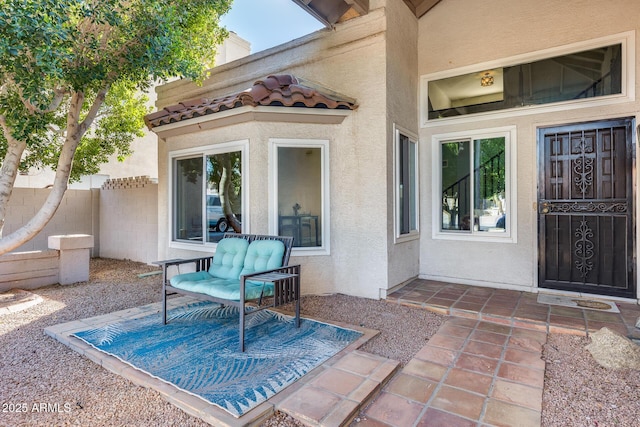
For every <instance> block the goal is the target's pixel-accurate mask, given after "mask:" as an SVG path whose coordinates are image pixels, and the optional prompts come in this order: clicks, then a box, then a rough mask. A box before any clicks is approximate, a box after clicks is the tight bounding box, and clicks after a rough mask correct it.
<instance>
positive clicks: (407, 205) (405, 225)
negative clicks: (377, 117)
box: [394, 127, 418, 241]
mask: <svg viewBox="0 0 640 427" xmlns="http://www.w3.org/2000/svg"><path fill="white" fill-rule="evenodd" d="M394 128H395V204H396V209H395V231H396V233H395V236H396V241H402V240H403V239H406V238H408V237H412V236H417V234H418V144H417V139H418V138H417V137H416V136H414V135H412V134H410V133H409V132H407V131H405V130H404V129H401V128H399V127H394Z"/></svg>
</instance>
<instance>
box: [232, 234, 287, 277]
mask: <svg viewBox="0 0 640 427" xmlns="http://www.w3.org/2000/svg"><path fill="white" fill-rule="evenodd" d="M283 256H284V244H283V243H282V242H281V241H279V240H254V241H253V242H251V244H250V245H249V248H248V249H247V254H246V256H245V258H244V266H243V268H242V271H241V272H240V274H241V275H244V274H251V273H256V272H259V271H265V270H271V269H273V268H278V267H282V258H283Z"/></svg>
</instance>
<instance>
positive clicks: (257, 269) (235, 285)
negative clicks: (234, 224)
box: [157, 233, 300, 352]
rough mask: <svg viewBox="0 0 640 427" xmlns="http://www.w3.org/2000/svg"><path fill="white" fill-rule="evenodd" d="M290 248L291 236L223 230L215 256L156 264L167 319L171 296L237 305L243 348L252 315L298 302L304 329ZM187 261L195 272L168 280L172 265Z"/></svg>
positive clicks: (297, 316) (296, 267)
mask: <svg viewBox="0 0 640 427" xmlns="http://www.w3.org/2000/svg"><path fill="white" fill-rule="evenodd" d="M292 247H293V238H292V237H283V236H264V235H257V234H236V233H225V234H224V236H223V238H222V240H220V242H218V245H217V247H216V252H215V254H214V255H213V256H207V257H200V258H191V259H175V260H167V261H159V262H157V264H159V265H161V266H162V271H163V274H162V321H163V323H164V324H167V296H169V295H173V294H181V295H189V296H192V297H195V298H198V299H203V300H208V301H213V302H217V303H219V304H222V305H223V306H224V305H230V306H234V307H237V308H238V311H239V323H240V324H239V336H240V351H241V352H243V351H244V348H245V346H244V330H245V318H246V317H247V316H249V315H252V314H255V313H257V312H259V311H261V310H264V309H267V308H272V307H278V306H281V305H284V304H289V303H295V324H296V327H300V266H299V265H292V266H290V265H288V264H289V257H290V255H291V248H292ZM183 264H192V265H195V271H193V272H189V273H183V274H177V275H175V276H173V277H171V278H168V275H167V269H168V268H169V267H171V266H178V267H179V266H180V265H183Z"/></svg>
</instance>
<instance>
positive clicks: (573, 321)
mask: <svg viewBox="0 0 640 427" xmlns="http://www.w3.org/2000/svg"><path fill="white" fill-rule="evenodd" d="M549 322H550V323H551V324H553V325H557V326H563V327H565V328H572V329H582V330H584V329H585V328H586V323H585V321H584V319H582V318H581V317H567V316H559V315H557V314H551V315H550V316H549Z"/></svg>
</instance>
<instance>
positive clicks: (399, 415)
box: [365, 391, 423, 427]
mask: <svg viewBox="0 0 640 427" xmlns="http://www.w3.org/2000/svg"><path fill="white" fill-rule="evenodd" d="M422 408H423V405H420V404H418V403H415V402H410V401H408V400H407V399H404V398H402V397H399V396H396V395H393V394H390V393H386V392H384V391H383V392H382V393H381V394H380V395H379V396H378V397H377V398H376V400H375V401H374V402H373V403H372V404H371V406H369V408H368V409H367V410H366V412H365V415H367V416H368V417H373V418H375V419H377V420H379V421H382V422H385V423H388V424H390V425H392V426H398V427H400V426H410V425H413V423H414V422H415V421H416V420H417V419H418V416H419V415H420V412H422Z"/></svg>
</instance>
